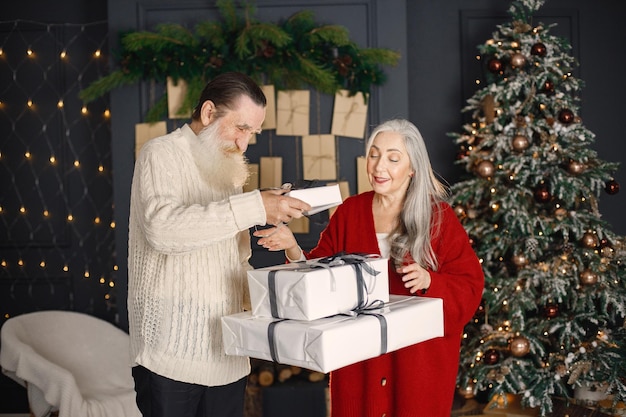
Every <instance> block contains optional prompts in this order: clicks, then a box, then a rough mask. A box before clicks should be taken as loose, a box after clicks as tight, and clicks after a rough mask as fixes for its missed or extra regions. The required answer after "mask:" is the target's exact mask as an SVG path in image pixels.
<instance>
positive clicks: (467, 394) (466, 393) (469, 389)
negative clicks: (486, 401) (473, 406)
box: [458, 381, 474, 400]
mask: <svg viewBox="0 0 626 417" xmlns="http://www.w3.org/2000/svg"><path fill="white" fill-rule="evenodd" d="M458 393H459V395H460V396H461V397H463V398H465V399H466V400H469V399H471V398H474V383H473V382H471V381H470V382H468V383H467V385H466V386H464V387H459V390H458Z"/></svg>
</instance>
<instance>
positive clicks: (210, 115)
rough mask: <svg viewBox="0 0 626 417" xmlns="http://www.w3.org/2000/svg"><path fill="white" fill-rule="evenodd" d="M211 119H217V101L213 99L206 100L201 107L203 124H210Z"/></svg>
mask: <svg viewBox="0 0 626 417" xmlns="http://www.w3.org/2000/svg"><path fill="white" fill-rule="evenodd" d="M211 120H215V103H213V101H212V100H206V101H205V102H204V103H202V107H201V108H200V121H201V122H202V125H203V126H208V125H209V124H210V123H211Z"/></svg>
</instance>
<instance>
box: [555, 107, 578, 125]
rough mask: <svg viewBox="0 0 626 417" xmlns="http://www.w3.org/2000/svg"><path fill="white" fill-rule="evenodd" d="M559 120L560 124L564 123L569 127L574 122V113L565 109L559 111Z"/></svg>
mask: <svg viewBox="0 0 626 417" xmlns="http://www.w3.org/2000/svg"><path fill="white" fill-rule="evenodd" d="M558 119H559V122H561V123H563V124H564V125H568V124H570V123H572V122H573V121H574V112H573V111H571V110H570V109H563V110H561V111H559V115H558Z"/></svg>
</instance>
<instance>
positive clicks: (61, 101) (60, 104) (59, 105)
mask: <svg viewBox="0 0 626 417" xmlns="http://www.w3.org/2000/svg"><path fill="white" fill-rule="evenodd" d="M57 107H58V108H60V109H62V108H63V100H59V101H58V103H57Z"/></svg>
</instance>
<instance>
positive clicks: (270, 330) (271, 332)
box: [267, 319, 287, 363]
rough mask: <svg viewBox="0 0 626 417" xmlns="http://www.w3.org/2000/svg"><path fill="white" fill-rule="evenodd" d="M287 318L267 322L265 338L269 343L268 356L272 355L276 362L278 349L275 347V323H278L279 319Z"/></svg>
mask: <svg viewBox="0 0 626 417" xmlns="http://www.w3.org/2000/svg"><path fill="white" fill-rule="evenodd" d="M285 320H287V319H281V320H276V321H273V322H271V323H270V324H269V326H267V340H269V345H270V356H271V357H272V360H273V361H274V362H276V363H279V362H278V349H276V336H275V333H276V325H277V324H278V323H280V322H281V321H285Z"/></svg>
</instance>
